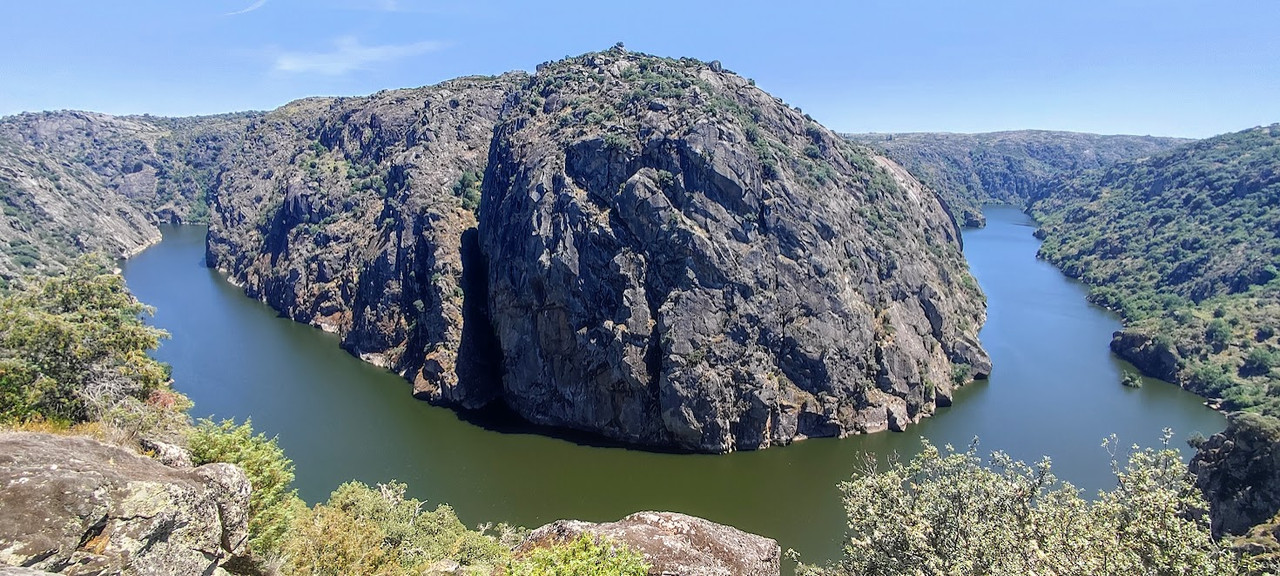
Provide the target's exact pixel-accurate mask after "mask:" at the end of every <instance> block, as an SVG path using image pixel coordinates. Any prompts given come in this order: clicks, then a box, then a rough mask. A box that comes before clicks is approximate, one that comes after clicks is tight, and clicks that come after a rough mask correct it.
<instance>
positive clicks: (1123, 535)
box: [798, 431, 1249, 576]
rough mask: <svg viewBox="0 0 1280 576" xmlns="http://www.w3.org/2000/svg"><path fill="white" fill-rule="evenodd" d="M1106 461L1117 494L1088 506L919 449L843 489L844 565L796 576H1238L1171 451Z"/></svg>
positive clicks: (1235, 562)
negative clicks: (845, 520)
mask: <svg viewBox="0 0 1280 576" xmlns="http://www.w3.org/2000/svg"><path fill="white" fill-rule="evenodd" d="M1170 437H1171V433H1170V432H1168V431H1166V434H1165V437H1164V442H1165V444H1164V446H1163V447H1162V448H1161V449H1159V450H1153V449H1138V447H1136V446H1135V447H1133V450H1132V452H1131V453H1130V454H1129V455H1128V457H1127V460H1126V462H1125V463H1123V464H1121V463H1120V462H1119V461H1118V460H1117V459H1116V448H1117V446H1116V442H1115V439H1114V437H1113V438H1111V439H1109V440H1108V441H1107V442H1105V443H1104V446H1106V447H1107V448H1108V449H1109V451H1110V452H1111V454H1112V467H1113V469H1114V471H1115V474H1116V480H1117V487H1116V488H1115V489H1113V490H1111V491H1109V492H1102V493H1100V494H1099V495H1098V498H1097V499H1096V500H1094V501H1089V500H1086V499H1084V498H1082V497H1081V496H1080V493H1079V491H1078V490H1077V489H1076V488H1075V487H1073V486H1071V485H1070V484H1068V483H1064V482H1060V481H1058V479H1057V478H1056V477H1054V475H1053V474H1052V472H1051V466H1050V463H1049V460H1048V459H1044V460H1042V461H1041V462H1039V463H1037V464H1034V465H1028V464H1025V463H1023V462H1019V461H1015V460H1013V459H1011V458H1009V457H1008V456H1007V455H1004V454H1002V453H999V452H997V453H995V454H993V455H992V456H991V458H990V460H989V461H988V462H985V463H984V462H983V460H982V459H981V458H980V457H979V456H978V455H977V451H976V447H975V446H971V447H970V448H969V450H968V451H965V452H956V451H955V450H953V449H951V448H950V447H949V446H948V447H946V448H945V449H944V450H939V449H938V448H936V447H934V446H933V445H931V444H929V443H928V441H924V446H923V450H921V452H920V454H919V455H917V456H916V457H914V458H912V459H911V461H910V462H906V463H902V462H893V463H892V464H891V465H890V466H889V467H888V469H886V470H879V469H878V468H877V463H876V461H875V460H874V457H870V456H869V457H868V460H867V461H866V465H865V466H864V470H863V471H862V474H861V475H860V476H858V477H855V478H854V479H853V480H851V481H849V482H845V483H844V484H842V485H841V492H843V494H844V502H845V509H846V511H847V513H848V532H847V536H846V538H845V547H844V555H843V557H842V558H841V560H840V561H839V562H838V563H836V564H834V565H830V566H827V567H823V568H819V567H814V566H804V565H801V566H800V568H799V571H798V573H799V574H802V575H818V574H824V575H855V574H856V575H881V574H883V575H899V574H1058V575H1067V574H1078V575H1082V576H1083V575H1094V574H1117V575H1118V574H1206V575H1207V574H1240V573H1245V572H1246V570H1247V569H1248V568H1249V567H1248V566H1247V565H1246V564H1247V562H1246V561H1242V560H1241V559H1240V558H1238V557H1236V556H1235V555H1233V554H1232V553H1231V552H1229V551H1228V550H1227V549H1226V547H1225V546H1224V545H1223V544H1221V543H1218V542H1215V541H1214V540H1213V538H1212V537H1211V536H1210V533H1209V526H1208V520H1207V519H1206V518H1205V517H1204V514H1203V511H1204V510H1205V509H1206V508H1207V505H1206V503H1205V501H1204V499H1203V497H1202V496H1201V495H1200V492H1199V491H1198V490H1197V489H1196V488H1195V486H1194V484H1193V481H1192V479H1191V476H1190V475H1189V474H1188V473H1187V466H1186V464H1185V463H1183V461H1182V458H1181V456H1180V455H1179V454H1178V452H1177V451H1176V450H1173V449H1171V448H1169V446H1168V440H1169V438H1170Z"/></svg>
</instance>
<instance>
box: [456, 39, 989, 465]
mask: <svg viewBox="0 0 1280 576" xmlns="http://www.w3.org/2000/svg"><path fill="white" fill-rule="evenodd" d="M886 168H889V169H886ZM479 230H480V245H481V248H482V251H483V252H484V255H485V257H486V259H487V261H488V271H489V278H488V279H489V303H488V304H489V309H490V311H491V314H492V323H493V326H494V330H495V332H496V335H497V338H498V341H499V342H500V345H501V347H502V352H503V373H504V376H503V382H502V383H503V399H504V400H505V401H506V403H507V404H508V405H510V406H511V407H512V408H514V409H515V410H516V412H518V413H519V414H520V415H521V416H523V417H524V418H526V419H528V420H530V421H532V422H536V423H540V424H546V425H551V426H561V427H568V428H574V429H580V430H586V431H590V432H594V433H599V434H603V435H605V436H608V437H611V438H615V439H618V440H622V441H625V442H628V443H633V444H642V445H654V446H676V447H680V448H683V449H688V450H696V451H707V452H724V451H730V450H735V449H755V448H764V447H767V446H770V445H773V444H786V443H788V442H790V441H792V440H795V439H798V438H804V437H811V436H843V435H847V434H853V433H860V432H875V431H879V430H884V429H886V428H890V429H895V430H901V429H903V428H905V427H906V426H907V425H908V424H909V423H911V422H913V421H915V420H917V419H919V418H921V417H923V416H926V415H928V414H930V413H931V412H932V411H933V410H934V408H935V406H937V405H940V404H941V405H945V404H947V403H948V402H949V401H950V396H951V390H952V386H953V383H952V375H953V366H955V365H957V364H960V363H965V364H969V365H972V366H976V367H977V368H978V372H980V373H985V372H986V371H987V370H988V369H989V365H988V362H987V359H986V356H985V353H984V352H982V350H981V348H980V347H979V345H978V343H977V338H976V334H977V329H978V327H979V326H981V324H982V321H983V318H984V311H983V300H982V296H981V293H980V292H979V291H978V289H977V286H976V284H974V282H973V281H972V278H971V277H970V276H969V274H968V272H967V270H966V267H965V264H964V260H963V257H962V255H961V253H960V239H959V231H958V228H957V226H956V225H955V222H954V221H953V220H952V219H951V218H950V216H949V215H948V214H947V213H946V212H945V211H944V210H943V208H942V205H941V204H940V203H939V201H938V200H937V198H936V197H935V196H933V195H932V194H931V193H929V192H928V191H926V190H925V189H923V187H921V186H919V185H918V183H915V181H914V180H913V179H911V178H910V176H909V175H907V174H906V172H905V171H903V170H901V169H896V167H895V166H894V165H893V164H892V163H891V162H889V161H887V160H885V159H875V158H873V157H872V156H870V155H868V154H867V153H866V152H865V151H863V150H860V149H857V148H855V147H853V146H852V145H849V144H848V143H846V142H844V141H843V140H842V139H841V138H839V137H838V136H837V135H835V134H833V133H832V132H830V131H828V130H827V129H825V128H823V127H821V126H819V125H818V124H817V123H815V122H813V121H812V120H811V119H809V118H808V117H806V116H804V115H803V114H801V113H800V112H799V111H797V110H794V109H792V108H790V107H788V106H786V105H785V104H783V103H782V102H781V101H779V100H777V99H776V98H773V97H771V96H769V95H768V94H765V93H764V92H762V91H760V90H759V89H757V88H755V87H754V86H753V85H751V83H750V82H749V81H748V80H747V79H745V78H742V77H739V76H737V75H734V74H731V73H727V72H724V71H723V70H722V69H720V67H719V66H715V65H708V64H704V63H702V62H698V61H694V60H679V61H677V60H668V59H659V58H654V57H650V56H643V55H632V54H627V53H625V52H622V51H618V50H615V51H610V52H608V53H602V54H591V55H587V56H583V57H579V58H573V59H568V60H565V61H561V62H556V63H553V64H549V65H545V66H543V67H541V68H540V69H539V71H538V73H537V74H536V75H535V76H534V77H533V78H532V79H531V80H530V81H529V83H528V85H527V86H526V88H525V89H524V90H522V91H519V92H517V93H515V94H512V95H511V97H510V98H509V99H508V102H507V110H506V111H505V112H504V116H503V120H502V122H501V124H499V125H498V127H497V128H496V131H495V136H494V142H493V146H492V149H491V152H490V157H489V168H488V170H487V171H486V173H485V179H484V193H483V196H482V200H481V211H480V224H479Z"/></svg>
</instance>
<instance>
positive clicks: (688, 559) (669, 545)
mask: <svg viewBox="0 0 1280 576" xmlns="http://www.w3.org/2000/svg"><path fill="white" fill-rule="evenodd" d="M582 534H592V535H596V536H603V537H605V538H609V539H611V540H613V541H615V542H620V543H622V544H625V545H626V546H627V547H628V548H630V549H632V550H635V551H637V552H639V553H641V554H643V555H644V558H645V561H646V562H648V563H649V565H650V569H649V573H650V574H653V575H655V576H658V575H664V576H777V575H778V574H779V573H780V560H781V556H782V550H781V549H780V548H779V547H778V543H777V542H776V541H774V540H771V539H769V538H765V537H763V536H756V535H754V534H749V533H746V532H743V531H741V530H738V529H736V528H732V527H729V526H724V525H721V524H716V523H714V522H710V521H707V520H703V519H702V518H696V517H693V516H687V515H685V514H676V513H672V512H638V513H636V514H632V515H630V516H627V517H626V518H623V519H622V520H619V521H617V522H610V523H605V524H593V523H590V522H581V521H578V520H560V521H558V522H553V523H551V524H548V525H546V526H543V527H541V528H538V529H537V530H534V531H533V532H532V533H530V534H529V536H528V538H526V539H525V541H524V543H523V544H521V545H520V549H521V550H530V549H533V548H538V547H543V546H549V545H553V544H558V543H564V542H568V541H572V540H574V539H576V538H578V537H579V536H581V535H582Z"/></svg>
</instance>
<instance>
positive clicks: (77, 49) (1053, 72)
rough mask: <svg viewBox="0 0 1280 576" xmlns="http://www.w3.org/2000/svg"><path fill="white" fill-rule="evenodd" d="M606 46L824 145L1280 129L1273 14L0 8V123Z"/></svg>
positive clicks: (1083, 9) (580, 4) (433, 6)
mask: <svg viewBox="0 0 1280 576" xmlns="http://www.w3.org/2000/svg"><path fill="white" fill-rule="evenodd" d="M619 41H621V42H625V43H626V45H627V47H628V48H629V49H632V50H639V51H644V52H649V53H653V54H658V55H662V56H674V57H678V56H692V57H696V58H701V59H703V60H713V59H714V60H720V61H721V62H723V63H724V65H725V66H726V67H727V68H729V69H732V70H734V71H736V72H738V73H739V74H742V75H744V76H748V77H751V78H754V79H755V80H756V82H757V84H758V85H760V86H761V87H762V88H764V89H766V90H768V91H770V92H772V93H773V94H775V95H777V96H779V97H781V98H783V99H785V100H786V101H787V102H789V103H791V104H793V105H795V106H799V107H801V108H803V109H804V110H805V111H806V112H809V113H810V114H811V115H813V116H814V117H815V118H816V119H818V120H819V121H821V122H823V123H824V124H826V125H827V126H829V127H831V128H834V129H836V130H840V131H850V132H864V131H868V132H869V131H879V132H901V131H925V130H928V131H935V130H936V131H953V132H976V131H991V130H1006V129H1019V128H1042V129H1059V130H1078V131H1086V132H1100V133H1130V134H1153V135H1170V136H1192V137H1201V136H1209V135H1212V134H1217V133H1222V132H1228V131H1234V130H1239V129H1243V128H1247V127H1250V126H1255V125H1259V124H1270V123H1273V122H1280V2H1277V1H1275V0H1240V1H1232V0H1227V1H1224V2H1207V1H1203V0H1201V1H1182V0H1163V1H1156V0H1149V1H1147V0H1144V1H1137V0H1106V1H1093V0H1070V1H1068V0H1063V1H1058V2H1042V1H1039V0H1017V1H1007V2H1005V1H1000V2H979V1H977V0H969V1H963V0H947V1H941V0H939V1H928V2H926V1H918V0H899V1H887V0H886V1H880V0H876V1H867V2H858V1H853V0H850V1H847V2H819V1H805V0H777V1H772V2H757V1H753V0H739V1H736V2H731V1H714V2H713V1H698V0H681V1H667V0H646V1H643V2H600V1H596V2H586V1H571V2H553V1H550V0H548V1H544V2H515V1H498V0H470V1H460V0H367V1H359V0H309V1H300V0H138V1H129V0H116V1H105V0H80V1H70V0H7V1H5V2H3V4H0V114H13V113H17V112H20V111H25V110H45V109H61V108H75V109H87V110H96V111H101V112H108V113H113V114H129V113H143V112H149V113H152V114H160V115H189V114H208V113H215V112H227V111H234V110H244V109H270V108H274V107H276V106H279V105H281V104H283V103H285V102H288V101H289V100H292V99H295V98H301V97H305V96H315V95H357V94H368V93H372V92H375V91H377V90H380V89H383V88H398V87H406V86H420V85H424V84H433V83H436V82H439V81H441V80H445V79H448V78H452V77H456V76H461V75H469V74H497V73H501V72H504V71H507V70H514V69H523V70H532V69H533V67H535V66H536V65H537V64H538V63H540V62H543V61H546V60H554V59H557V58H561V57H563V56H566V55H576V54H581V53H583V52H589V51H593V50H602V49H605V48H607V47H609V46H611V45H612V44H613V43H615V42H619Z"/></svg>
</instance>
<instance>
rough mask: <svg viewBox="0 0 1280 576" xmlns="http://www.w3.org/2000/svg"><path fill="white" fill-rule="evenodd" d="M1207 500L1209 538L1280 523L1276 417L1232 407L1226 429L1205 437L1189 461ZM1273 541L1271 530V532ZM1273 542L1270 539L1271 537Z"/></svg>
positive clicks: (1279, 441)
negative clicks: (1211, 532) (1261, 525)
mask: <svg viewBox="0 0 1280 576" xmlns="http://www.w3.org/2000/svg"><path fill="white" fill-rule="evenodd" d="M1189 469H1190V470H1191V473H1192V474H1194V475H1195V477H1196V487H1198V488H1199V489H1200V490H1201V491H1202V492H1203V493H1204V496H1205V500H1207V501H1208V502H1209V519H1210V529H1211V530H1212V531H1213V535H1214V536H1215V537H1221V536H1224V535H1235V536H1239V535H1242V534H1245V533H1247V532H1248V531H1249V530H1250V529H1251V528H1253V527H1254V526H1258V525H1260V524H1271V525H1272V526H1271V527H1272V528H1275V526H1276V525H1277V524H1278V523H1280V516H1278V514H1280V421H1277V420H1276V419H1274V418H1271V417H1268V416H1261V415H1258V414H1250V413H1247V412H1237V413H1234V414H1231V415H1230V416H1229V417H1228V419H1227V429H1226V430H1224V431H1222V432H1219V433H1217V434H1214V435H1213V436H1211V437H1209V438H1208V439H1207V440H1206V441H1205V442H1204V444H1202V445H1201V446H1199V447H1198V448H1197V450H1196V455H1195V456H1194V457H1193V458H1192V459H1191V463H1190V465H1189ZM1271 539H1272V540H1273V541H1274V540H1275V539H1276V538H1275V536H1274V534H1273V535H1272V536H1271ZM1273 544H1274V542H1273Z"/></svg>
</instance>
